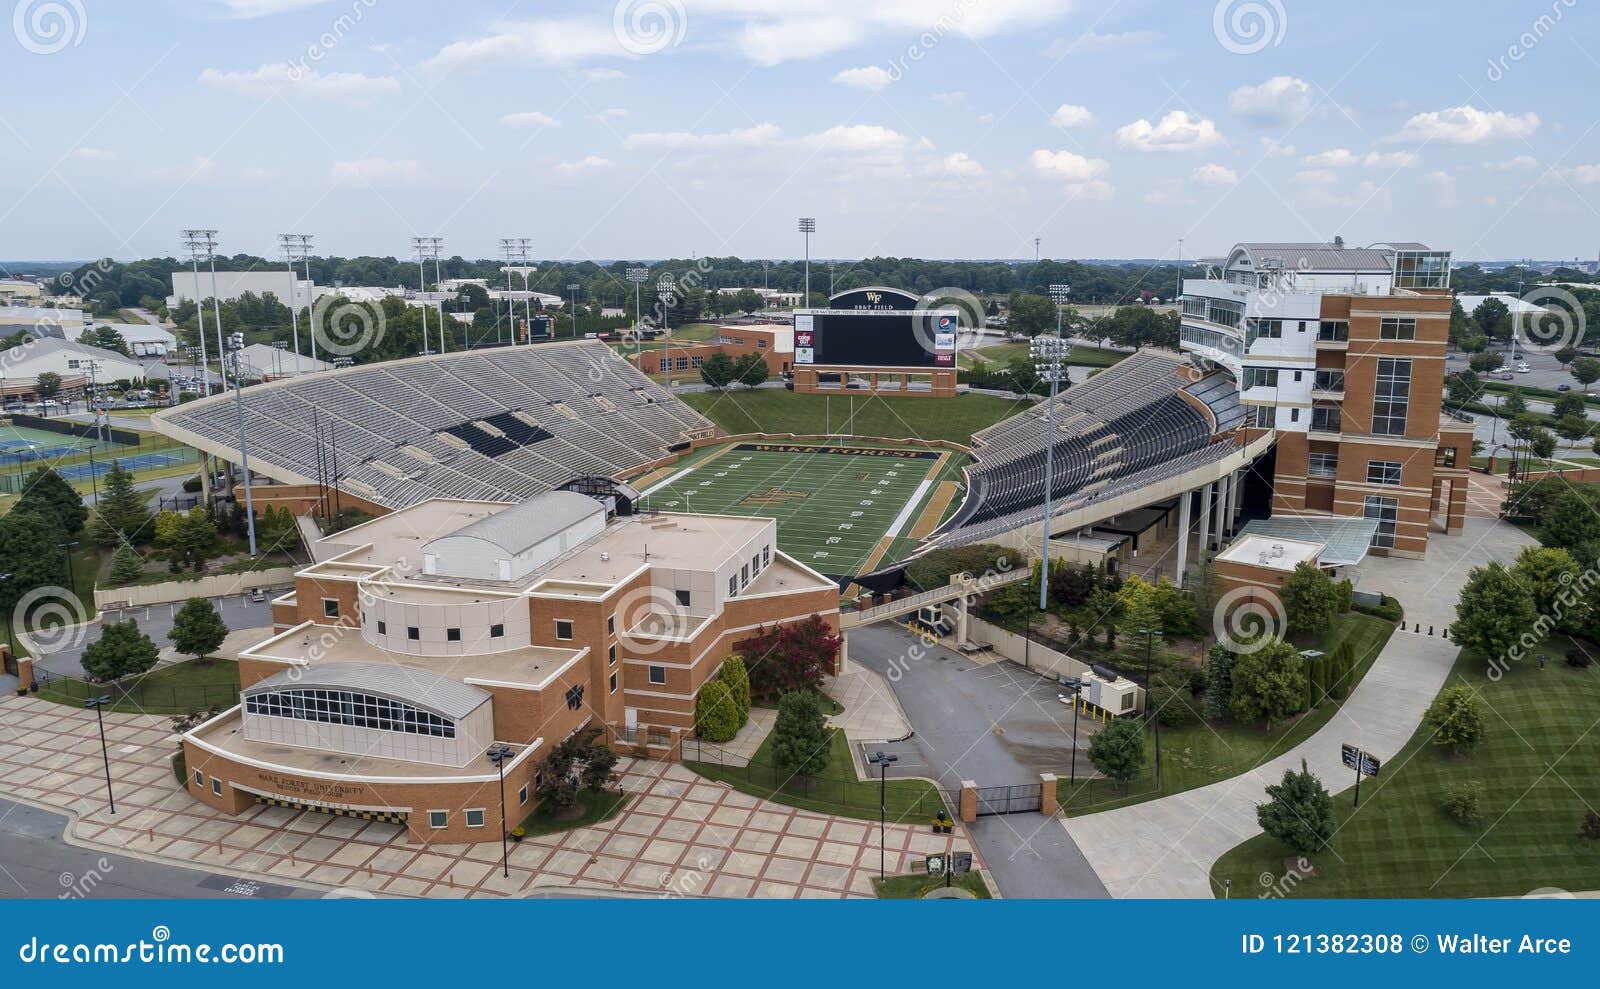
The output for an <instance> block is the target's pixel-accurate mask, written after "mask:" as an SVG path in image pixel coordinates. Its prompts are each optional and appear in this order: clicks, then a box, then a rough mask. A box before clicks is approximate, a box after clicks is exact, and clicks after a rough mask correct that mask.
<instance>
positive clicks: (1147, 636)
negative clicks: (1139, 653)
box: [1139, 628, 1161, 792]
mask: <svg viewBox="0 0 1600 989" xmlns="http://www.w3.org/2000/svg"><path fill="white" fill-rule="evenodd" d="M1139 634H1140V635H1142V636H1144V706H1145V710H1147V711H1149V712H1150V720H1151V724H1152V730H1153V731H1154V732H1155V736H1156V791H1157V792H1160V790H1161V712H1160V711H1157V710H1155V701H1154V698H1153V695H1152V694H1151V692H1150V687H1151V686H1152V684H1151V682H1150V653H1151V648H1152V644H1153V643H1154V642H1155V640H1156V639H1158V638H1160V636H1161V630H1160V629H1158V628H1141V629H1140V630H1139Z"/></svg>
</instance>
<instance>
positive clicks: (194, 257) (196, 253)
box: [183, 230, 222, 398]
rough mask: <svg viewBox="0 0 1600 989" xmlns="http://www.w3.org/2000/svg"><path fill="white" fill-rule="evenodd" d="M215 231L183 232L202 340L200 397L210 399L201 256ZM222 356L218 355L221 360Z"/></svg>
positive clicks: (197, 333)
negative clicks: (192, 278) (201, 290)
mask: <svg viewBox="0 0 1600 989" xmlns="http://www.w3.org/2000/svg"><path fill="white" fill-rule="evenodd" d="M215 232H216V231H214V230H185V231H184V232H183V246H184V247H185V248H187V249H188V251H189V265H190V270H191V271H193V272H194V316H195V320H196V325H197V326H198V327H199V330H198V331H196V335H197V336H199V338H200V396H201V397H202V398H208V397H210V395H211V371H210V369H209V367H208V366H207V365H208V364H209V358H207V356H206V307H205V304H204V303H205V300H204V299H202V298H200V254H201V253H202V252H203V251H204V250H205V246H204V245H205V241H204V238H205V237H206V236H209V235H210V234H214V233H215ZM221 357H222V355H221V354H218V355H217V358H218V359H219V360H220V359H221Z"/></svg>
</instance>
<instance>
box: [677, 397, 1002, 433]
mask: <svg viewBox="0 0 1600 989" xmlns="http://www.w3.org/2000/svg"><path fill="white" fill-rule="evenodd" d="M679 397H680V398H682V399H683V400H684V401H685V402H687V403H688V404H689V405H690V406H691V407H693V408H694V409H696V410H697V411H699V412H701V413H702V414H704V415H705V416H706V417H707V418H709V419H710V420H711V421H712V422H714V423H716V424H717V425H719V426H721V427H722V428H723V429H726V430H727V431H728V432H730V433H751V432H757V433H800V434H825V435H852V436H886V437H889V438H891V439H923V440H950V441H953V442H956V443H962V444H966V443H970V442H971V441H972V434H973V433H975V432H977V431H978V430H980V429H983V428H984V427H986V426H992V425H994V424H995V423H997V422H999V421H1000V420H1002V419H1007V418H1010V417H1011V416H1013V415H1016V414H1017V413H1018V412H1021V411H1022V410H1023V409H1026V408H1028V407H1029V406H1030V405H1032V403H1031V402H1021V401H1012V400H1009V399H1004V398H996V397H995V396H993V395H958V396H956V397H955V398H927V397H923V396H911V395H895V396H892V397H883V396H873V395H869V394H867V393H865V392H858V393H854V394H852V393H851V392H848V391H845V392H842V393H840V394H838V395H805V394H797V393H795V392H792V391H789V390H788V389H786V388H759V389H756V390H754V391H750V390H735V391H729V392H725V393H723V392H688V393H685V394H683V395H680V396H679Z"/></svg>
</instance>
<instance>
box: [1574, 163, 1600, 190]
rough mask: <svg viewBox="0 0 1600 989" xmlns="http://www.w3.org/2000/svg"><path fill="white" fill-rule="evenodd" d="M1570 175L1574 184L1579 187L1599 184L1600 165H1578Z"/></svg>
mask: <svg viewBox="0 0 1600 989" xmlns="http://www.w3.org/2000/svg"><path fill="white" fill-rule="evenodd" d="M1570 174H1571V175H1572V181H1574V182H1577V183H1579V184H1581V185H1594V184H1595V183H1597V182H1600V165H1579V166H1577V167H1576V168H1574V169H1573V170H1572V172H1571V173H1570Z"/></svg>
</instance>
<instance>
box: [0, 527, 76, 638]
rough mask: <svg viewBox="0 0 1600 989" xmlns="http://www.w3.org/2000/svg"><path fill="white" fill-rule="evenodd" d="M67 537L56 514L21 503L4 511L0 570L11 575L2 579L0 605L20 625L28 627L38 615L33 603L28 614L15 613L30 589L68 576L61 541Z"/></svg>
mask: <svg viewBox="0 0 1600 989" xmlns="http://www.w3.org/2000/svg"><path fill="white" fill-rule="evenodd" d="M64 539H65V536H64V534H63V533H62V531H61V529H60V527H59V526H58V525H57V523H56V519H55V517H54V516H50V515H45V514H42V513H40V512H37V511H25V510H23V509H22V507H21V506H18V507H15V508H13V509H12V510H11V511H10V513H8V514H6V515H0V573H4V574H9V575H10V576H8V577H7V578H6V579H4V580H0V609H3V610H4V612H5V614H6V615H7V616H9V617H10V619H11V620H12V621H13V622H14V623H15V624H16V625H18V626H22V627H27V626H28V625H29V623H30V621H31V620H32V619H33V617H34V615H33V613H32V612H33V609H32V608H31V607H30V609H29V613H28V614H22V615H18V614H16V613H15V610H16V607H17V605H18V603H19V602H21V600H22V599H23V598H24V597H26V596H27V594H28V592H29V591H32V590H34V589H36V588H40V587H52V586H59V585H60V584H62V583H63V582H64V581H65V580H66V574H67V552H66V550H64V549H62V548H61V545H60V544H61V543H62V542H63V541H64ZM65 593H66V592H65V591H62V594H63V595H64V594H65ZM45 603H47V602H39V605H40V606H42V605H44V604H45Z"/></svg>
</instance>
